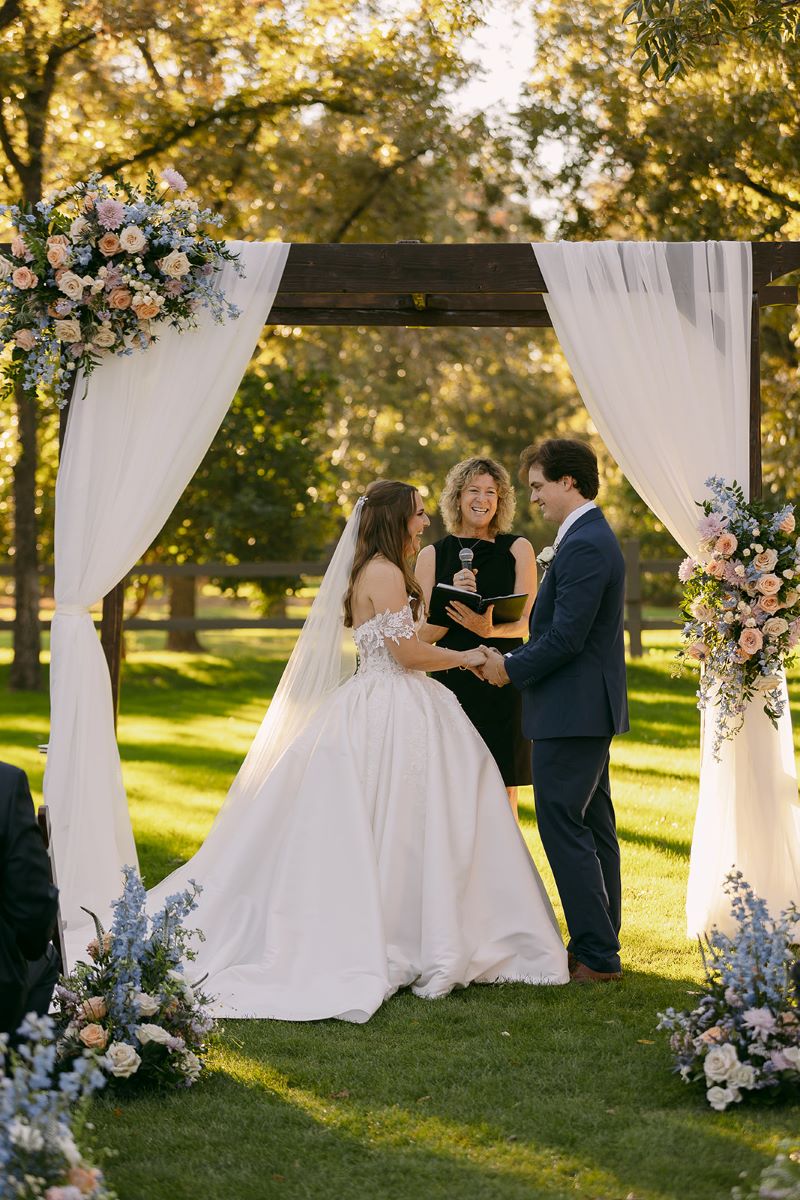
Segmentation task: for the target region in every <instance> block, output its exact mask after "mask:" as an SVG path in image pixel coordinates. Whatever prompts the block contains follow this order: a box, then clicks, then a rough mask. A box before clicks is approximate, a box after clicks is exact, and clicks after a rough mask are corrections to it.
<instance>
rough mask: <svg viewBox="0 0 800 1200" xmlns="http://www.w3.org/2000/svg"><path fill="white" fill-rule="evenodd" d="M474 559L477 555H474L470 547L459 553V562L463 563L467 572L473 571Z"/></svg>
mask: <svg viewBox="0 0 800 1200" xmlns="http://www.w3.org/2000/svg"><path fill="white" fill-rule="evenodd" d="M474 557H475V555H474V554H473V552H472V548H471V547H470V546H464V547H463V549H461V550H459V552H458V561H459V562H460V563H461V566H462V567H463V568H464V570H465V571H471V570H472V560H473V558H474Z"/></svg>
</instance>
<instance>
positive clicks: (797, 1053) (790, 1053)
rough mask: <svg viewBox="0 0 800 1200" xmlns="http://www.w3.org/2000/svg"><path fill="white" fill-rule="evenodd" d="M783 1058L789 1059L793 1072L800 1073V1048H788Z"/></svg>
mask: <svg viewBox="0 0 800 1200" xmlns="http://www.w3.org/2000/svg"><path fill="white" fill-rule="evenodd" d="M783 1057H784V1058H785V1059H787V1061H788V1063H789V1065H790V1067H792V1068H793V1070H795V1071H800V1046H787V1047H786V1049H785V1050H784V1051H783Z"/></svg>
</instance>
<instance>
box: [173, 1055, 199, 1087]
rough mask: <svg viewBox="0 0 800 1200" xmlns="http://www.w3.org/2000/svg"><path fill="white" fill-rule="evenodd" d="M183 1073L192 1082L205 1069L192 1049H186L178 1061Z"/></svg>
mask: <svg viewBox="0 0 800 1200" xmlns="http://www.w3.org/2000/svg"><path fill="white" fill-rule="evenodd" d="M178 1066H179V1067H180V1069H181V1071H182V1072H183V1074H184V1075H185V1076H186V1078H187V1079H188V1080H189V1082H190V1083H194V1082H195V1080H196V1079H197V1078H198V1076H199V1075H200V1072H201V1071H202V1069H203V1064H202V1063H201V1062H200V1059H199V1058H198V1057H197V1055H196V1054H192V1052H191V1050H184V1052H183V1054H182V1055H181V1057H180V1061H179V1063H178Z"/></svg>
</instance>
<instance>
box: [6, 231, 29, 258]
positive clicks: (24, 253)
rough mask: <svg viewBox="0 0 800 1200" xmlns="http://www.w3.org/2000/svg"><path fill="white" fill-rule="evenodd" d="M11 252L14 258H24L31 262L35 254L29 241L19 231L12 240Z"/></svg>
mask: <svg viewBox="0 0 800 1200" xmlns="http://www.w3.org/2000/svg"><path fill="white" fill-rule="evenodd" d="M11 253H12V254H13V255H14V258H24V259H25V261H26V262H30V260H31V258H32V257H33V255H32V254H31V252H30V250H29V249H28V243H27V242H26V241H25V238H24V237H23V236H22V234H21V233H18V234H17V236H16V237H15V238H13V239H12V241H11Z"/></svg>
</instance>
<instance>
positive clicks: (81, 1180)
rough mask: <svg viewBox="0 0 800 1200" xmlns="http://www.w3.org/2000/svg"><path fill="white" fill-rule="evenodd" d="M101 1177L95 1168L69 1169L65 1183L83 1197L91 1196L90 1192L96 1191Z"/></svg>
mask: <svg viewBox="0 0 800 1200" xmlns="http://www.w3.org/2000/svg"><path fill="white" fill-rule="evenodd" d="M101 1178H102V1175H101V1173H100V1170H99V1169H98V1168H97V1167H70V1169H69V1173H68V1174H67V1183H68V1184H69V1185H70V1186H71V1187H74V1188H77V1189H78V1191H79V1192H82V1193H83V1195H84V1196H91V1194H92V1192H94V1191H96V1190H97V1185H98V1184H99V1182H100V1180H101Z"/></svg>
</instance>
